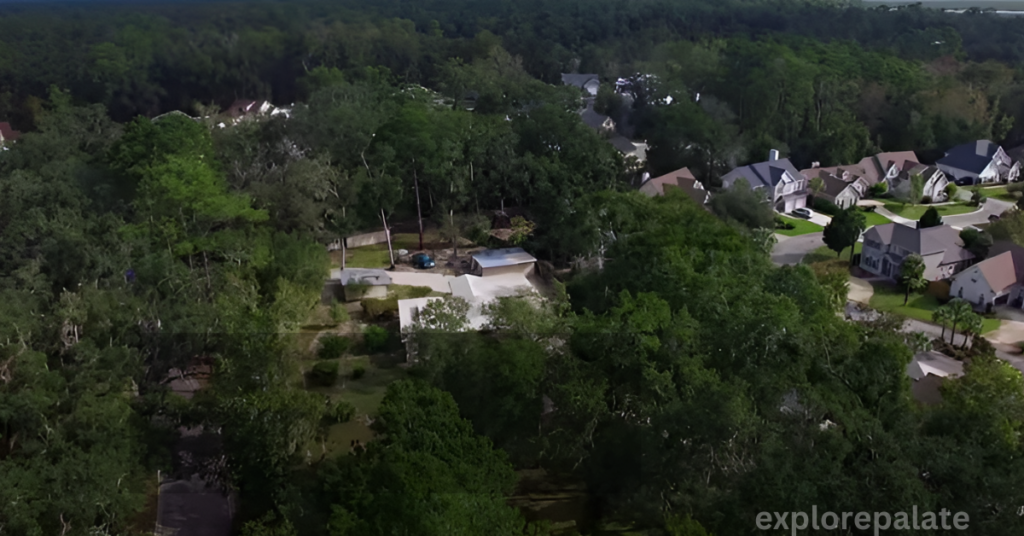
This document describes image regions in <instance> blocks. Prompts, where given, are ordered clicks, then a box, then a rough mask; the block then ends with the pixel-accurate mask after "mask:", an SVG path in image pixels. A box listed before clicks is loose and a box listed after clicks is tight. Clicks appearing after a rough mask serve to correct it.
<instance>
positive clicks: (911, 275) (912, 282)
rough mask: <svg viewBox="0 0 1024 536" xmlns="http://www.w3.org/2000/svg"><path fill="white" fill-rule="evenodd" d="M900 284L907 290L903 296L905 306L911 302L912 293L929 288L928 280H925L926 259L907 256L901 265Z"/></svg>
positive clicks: (917, 256) (914, 254)
mask: <svg viewBox="0 0 1024 536" xmlns="http://www.w3.org/2000/svg"><path fill="white" fill-rule="evenodd" d="M900 283H903V285H904V286H906V288H907V292H906V294H905V295H904V296H903V305H906V304H907V302H908V301H910V291H911V290H914V291H915V292H916V291H919V290H922V289H924V288H925V287H927V286H928V280H927V279H925V278H924V259H923V258H921V256H920V255H918V254H916V253H913V254H910V255H907V258H905V259H903V263H902V264H900Z"/></svg>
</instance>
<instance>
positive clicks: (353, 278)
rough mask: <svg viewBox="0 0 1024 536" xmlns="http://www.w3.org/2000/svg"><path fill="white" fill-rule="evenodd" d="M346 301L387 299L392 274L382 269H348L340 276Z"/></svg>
mask: <svg viewBox="0 0 1024 536" xmlns="http://www.w3.org/2000/svg"><path fill="white" fill-rule="evenodd" d="M337 279H338V281H340V282H341V286H342V288H343V289H344V296H345V301H356V300H361V299H363V298H386V297H387V296H388V285H390V284H391V274H389V273H388V272H387V271H385V270H383V269H381V268H346V269H344V270H341V271H340V273H339V274H338V278H337Z"/></svg>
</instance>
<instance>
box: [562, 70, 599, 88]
mask: <svg viewBox="0 0 1024 536" xmlns="http://www.w3.org/2000/svg"><path fill="white" fill-rule="evenodd" d="M591 80H594V81H597V82H598V83H600V82H601V79H600V77H598V76H597V75H596V74H564V73H563V74H562V83H563V84H565V85H567V86H575V87H578V88H580V89H583V86H584V85H586V83H587V82H589V81H591Z"/></svg>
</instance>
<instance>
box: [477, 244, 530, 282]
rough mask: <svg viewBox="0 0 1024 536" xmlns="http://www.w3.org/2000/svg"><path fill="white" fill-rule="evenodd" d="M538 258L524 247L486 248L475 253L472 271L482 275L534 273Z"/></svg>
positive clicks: (525, 274)
mask: <svg viewBox="0 0 1024 536" xmlns="http://www.w3.org/2000/svg"><path fill="white" fill-rule="evenodd" d="M536 264H537V259H535V258H534V257H533V255H530V254H529V253H527V252H526V251H524V250H523V248H503V249H485V250H483V251H481V252H479V253H477V254H475V255H473V266H472V272H473V274H474V275H478V276H481V277H490V276H495V275H504V274H522V275H524V276H527V275H530V274H532V273H533V270H534V268H535V267H536Z"/></svg>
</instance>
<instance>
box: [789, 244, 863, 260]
mask: <svg viewBox="0 0 1024 536" xmlns="http://www.w3.org/2000/svg"><path fill="white" fill-rule="evenodd" d="M863 247H864V244H863V243H861V242H857V243H856V244H854V245H853V254H854V255H856V254H858V253H860V250H861V249H862V248H863ZM836 259H842V260H844V261H846V263H847V264H849V262H850V248H846V249H844V250H843V252H842V253H840V254H839V255H838V256H837V255H836V252H835V251H832V250H831V249H828V246H821V247H820V248H818V249H816V250H814V251H812V252H810V253H808V254H807V255H806V256H805V257H804V259H803V261H801V264H814V263H816V262H823V261H832V260H836Z"/></svg>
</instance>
